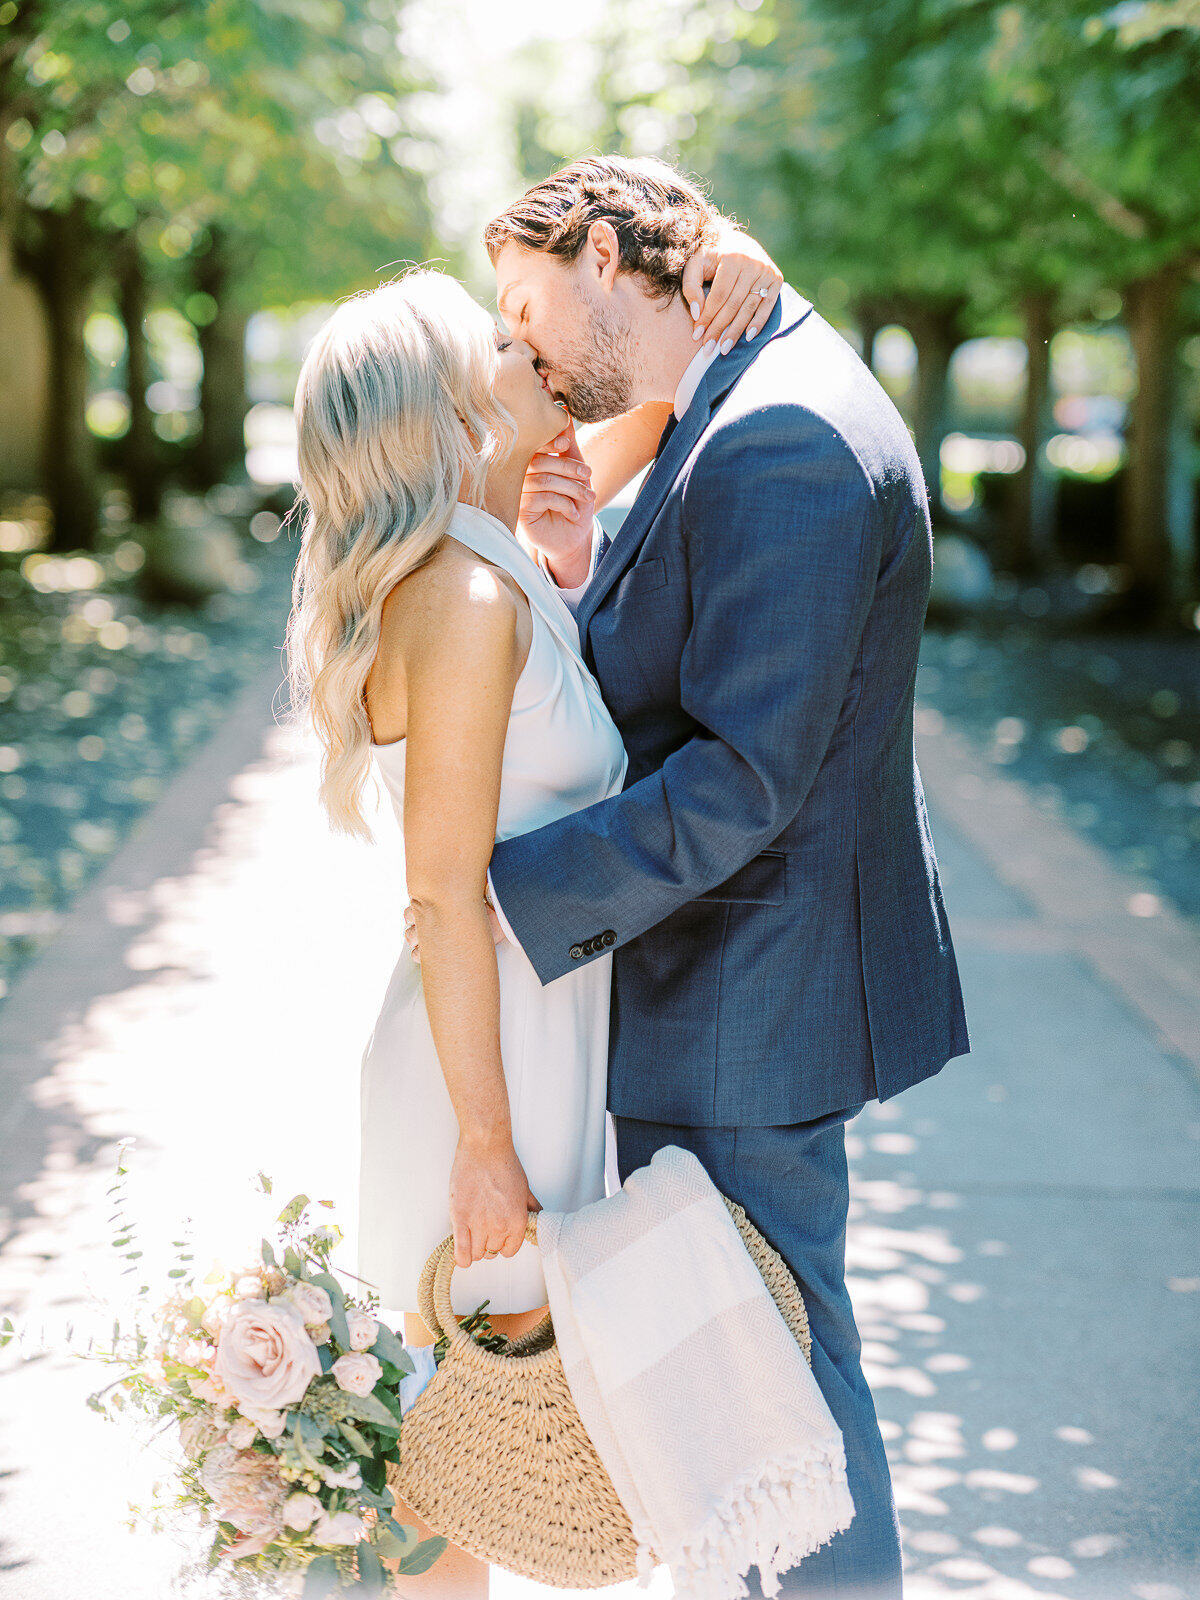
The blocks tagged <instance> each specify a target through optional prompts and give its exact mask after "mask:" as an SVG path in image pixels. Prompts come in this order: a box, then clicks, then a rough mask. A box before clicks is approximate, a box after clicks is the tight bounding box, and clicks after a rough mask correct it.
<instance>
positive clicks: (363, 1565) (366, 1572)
mask: <svg viewBox="0 0 1200 1600" xmlns="http://www.w3.org/2000/svg"><path fill="white" fill-rule="evenodd" d="M358 1581H359V1584H360V1585H361V1587H362V1589H363V1592H364V1593H366V1594H382V1593H383V1591H384V1589H385V1588H386V1587H387V1575H386V1573H385V1572H384V1570H383V1563H382V1562H381V1561H380V1559H379V1557H378V1556H377V1555H376V1554H375V1551H374V1550H373V1549H372V1548H371V1546H370V1545H369V1544H368V1543H367V1542H366V1540H365V1539H364V1540H363V1542H362V1543H361V1544H360V1545H359V1547H358Z"/></svg>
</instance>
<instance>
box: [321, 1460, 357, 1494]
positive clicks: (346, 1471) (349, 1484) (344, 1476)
mask: <svg viewBox="0 0 1200 1600" xmlns="http://www.w3.org/2000/svg"><path fill="white" fill-rule="evenodd" d="M321 1476H322V1478H324V1480H325V1482H326V1484H327V1486H328V1487H329V1488H330V1489H358V1488H361V1486H362V1468H361V1467H360V1466H359V1464H358V1462H357V1461H352V1462H351V1463H350V1465H349V1466H348V1467H343V1468H342V1469H341V1471H340V1472H337V1471H335V1470H334V1469H333V1467H322V1468H321Z"/></svg>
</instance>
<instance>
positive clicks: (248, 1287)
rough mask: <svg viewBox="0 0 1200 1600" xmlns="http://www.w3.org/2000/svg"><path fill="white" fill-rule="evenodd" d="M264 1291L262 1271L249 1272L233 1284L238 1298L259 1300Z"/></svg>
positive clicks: (234, 1292)
mask: <svg viewBox="0 0 1200 1600" xmlns="http://www.w3.org/2000/svg"><path fill="white" fill-rule="evenodd" d="M262 1292H263V1284H262V1273H261V1272H247V1273H245V1274H244V1275H243V1276H242V1277H240V1278H239V1279H238V1280H237V1282H236V1283H235V1284H234V1286H233V1294H234V1298H235V1299H236V1300H257V1299H259V1298H260V1297H261V1295H262Z"/></svg>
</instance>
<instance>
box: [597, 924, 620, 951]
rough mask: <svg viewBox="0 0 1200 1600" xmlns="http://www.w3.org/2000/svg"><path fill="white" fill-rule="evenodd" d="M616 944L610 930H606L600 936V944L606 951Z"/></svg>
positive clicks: (613, 934) (614, 935)
mask: <svg viewBox="0 0 1200 1600" xmlns="http://www.w3.org/2000/svg"><path fill="white" fill-rule="evenodd" d="M616 942H617V936H616V934H615V933H614V932H613V931H612V929H611V928H608V929H606V930H605V932H604V933H602V934H601V935H600V943H601V944H602V945H603V946H604V948H605V949H606V950H609V949H611V948H612V946H613V945H614V944H616Z"/></svg>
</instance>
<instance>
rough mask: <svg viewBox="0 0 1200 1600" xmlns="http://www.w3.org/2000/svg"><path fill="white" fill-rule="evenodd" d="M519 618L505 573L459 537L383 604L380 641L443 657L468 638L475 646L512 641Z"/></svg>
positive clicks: (446, 542)
mask: <svg viewBox="0 0 1200 1600" xmlns="http://www.w3.org/2000/svg"><path fill="white" fill-rule="evenodd" d="M519 615H520V601H519V598H518V595H517V593H516V592H515V589H514V587H513V585H512V584H511V581H510V580H509V579H508V576H507V574H506V573H503V572H502V571H500V569H499V568H497V567H494V566H492V565H491V564H490V563H489V562H487V561H485V560H483V558H482V557H481V556H478V555H476V554H475V552H474V551H473V550H469V549H468V548H467V547H466V545H462V544H459V542H458V541H457V539H454V538H446V539H443V540H442V542H441V544H440V545H439V546H438V548H437V550H435V551H434V553H433V555H432V556H431V557H430V558H429V560H428V561H426V562H425V563H424V564H423V565H422V566H420V567H418V568H417V570H416V571H415V572H410V573H409V574H408V575H407V577H404V578H402V579H401V580H400V582H399V583H398V584H397V585H396V586H395V588H394V589H393V590H392V591H391V593H390V594H389V595H388V597H387V599H386V600H385V601H384V603H383V618H382V632H383V639H382V641H381V643H382V644H383V645H384V647H385V648H386V647H387V646H388V644H389V643H392V642H394V643H395V644H396V645H398V646H400V647H402V648H403V647H404V646H408V647H410V648H416V649H418V650H419V651H420V653H421V654H422V655H423V654H425V653H426V652H427V651H430V650H432V651H434V652H435V653H437V654H439V655H441V654H444V653H445V652H446V651H447V650H454V649H458V648H460V647H461V646H462V645H463V644H464V642H466V641H467V640H471V641H474V645H475V648H478V647H479V646H480V645H485V644H488V643H491V644H493V645H494V644H496V643H498V642H502V641H509V642H511V640H512V637H513V634H514V631H515V629H516V627H517V622H518V618H519ZM406 653H407V652H406Z"/></svg>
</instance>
